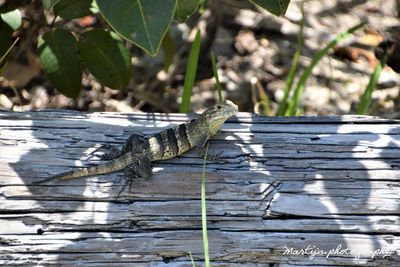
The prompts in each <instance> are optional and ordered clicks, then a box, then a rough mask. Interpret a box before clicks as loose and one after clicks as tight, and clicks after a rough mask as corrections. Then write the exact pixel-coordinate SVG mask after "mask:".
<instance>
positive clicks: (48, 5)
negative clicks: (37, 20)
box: [42, 0, 60, 10]
mask: <svg viewBox="0 0 400 267" xmlns="http://www.w3.org/2000/svg"><path fill="white" fill-rule="evenodd" d="M58 1H60V0H42V4H43V6H44V8H45V9H47V10H50V9H52V8H53V6H54V5H55V4H56V3H57V2H58Z"/></svg>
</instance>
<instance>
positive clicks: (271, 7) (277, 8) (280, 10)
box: [250, 0, 290, 16]
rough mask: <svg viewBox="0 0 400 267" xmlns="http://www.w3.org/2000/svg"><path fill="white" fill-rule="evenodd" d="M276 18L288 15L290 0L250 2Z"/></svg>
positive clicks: (256, 0) (257, 0) (254, 0)
mask: <svg viewBox="0 0 400 267" xmlns="http://www.w3.org/2000/svg"><path fill="white" fill-rule="evenodd" d="M250 1H252V2H254V3H255V4H257V5H259V6H260V7H262V8H264V9H265V10H268V11H269V12H271V13H272V14H274V15H276V16H283V15H285V13H286V10H287V8H288V5H289V2H290V0H250Z"/></svg>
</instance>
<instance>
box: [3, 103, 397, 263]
mask: <svg viewBox="0 0 400 267" xmlns="http://www.w3.org/2000/svg"><path fill="white" fill-rule="evenodd" d="M187 119H188V117H187V116H185V115H180V114H170V115H162V114H144V113H137V114H120V113H118V114H117V113H92V114H85V113H78V112H69V111H40V112H24V113H12V112H0V195H1V196H0V198H1V201H0V226H1V227H0V240H1V242H0V265H1V266H12V265H21V266H82V265H83V264H84V265H85V266H123V265H128V266H191V260H190V257H189V252H190V253H191V254H192V256H193V259H194V261H195V263H196V265H197V266H202V265H203V264H202V261H203V259H204V256H203V245H202V233H201V209H200V183H201V172H202V159H201V158H199V157H198V156H197V155H196V153H194V152H189V153H187V154H185V155H183V156H181V157H179V158H176V159H172V160H168V161H162V162H157V163H156V164H154V167H153V172H154V175H153V176H152V177H151V178H148V179H139V180H138V181H137V182H136V183H135V184H134V185H133V187H132V188H131V191H130V192H128V191H126V192H124V193H123V194H122V195H121V197H120V198H119V199H115V196H116V195H117V193H118V191H119V190H120V189H121V187H122V185H123V184H124V181H125V179H124V173H123V172H117V173H112V174H108V175H101V176H97V177H88V178H80V179H75V180H69V181H58V182H53V183H48V184H41V185H32V182H34V181H38V180H41V179H44V178H47V177H49V176H50V175H54V174H57V173H59V172H63V171H67V170H70V169H71V168H74V167H77V166H86V165H90V164H96V163H98V160H97V159H96V158H93V157H90V156H88V155H89V154H90V152H91V151H93V150H94V149H95V148H96V146H98V145H99V144H115V145H122V144H123V142H124V140H125V139H126V138H127V137H128V136H129V135H130V134H132V133H134V132H141V133H144V134H152V133H155V132H158V131H160V130H161V129H163V128H165V127H170V126H172V125H175V124H178V123H181V122H183V121H185V120H187ZM221 151H222V156H223V157H224V158H225V159H226V160H227V163H226V164H215V163H207V166H206V187H207V188H206V190H207V193H206V194H207V216H208V217H207V218H208V236H209V246H210V254H211V255H210V256H211V261H212V263H213V266H268V265H269V264H270V265H271V266H272V265H273V264H275V265H274V266H310V265H313V266H348V265H363V266H378V265H380V266H400V125H399V122H398V121H393V120H386V119H381V118H376V117H365V116H342V117H291V118H268V117H261V116H255V115H249V114H246V113H240V114H239V115H238V116H237V117H235V118H232V119H231V120H229V121H228V122H227V123H226V124H225V125H224V126H223V131H222V133H221V134H220V135H218V136H217V137H216V138H214V139H213V141H212V142H211V144H210V152H221Z"/></svg>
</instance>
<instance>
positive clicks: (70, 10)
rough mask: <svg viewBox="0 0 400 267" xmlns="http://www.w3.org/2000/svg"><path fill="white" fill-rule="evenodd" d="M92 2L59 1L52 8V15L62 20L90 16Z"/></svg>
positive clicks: (90, 0) (85, 0) (88, 0)
mask: <svg viewBox="0 0 400 267" xmlns="http://www.w3.org/2000/svg"><path fill="white" fill-rule="evenodd" d="M91 5H92V0H60V1H58V2H57V4H56V5H55V6H54V14H55V15H57V16H60V17H62V18H64V19H75V18H80V17H83V16H85V15H88V14H90V8H91Z"/></svg>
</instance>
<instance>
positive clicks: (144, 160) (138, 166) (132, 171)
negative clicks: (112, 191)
mask: <svg viewBox="0 0 400 267" xmlns="http://www.w3.org/2000/svg"><path fill="white" fill-rule="evenodd" d="M149 176H151V160H150V158H149V157H148V156H143V155H141V156H138V157H137V159H136V160H135V162H134V163H132V164H131V165H129V166H128V167H126V168H125V182H124V184H123V186H122V188H121V190H120V191H119V192H118V194H117V199H118V198H119V197H120V195H121V193H122V192H124V190H125V188H126V187H127V186H128V188H129V191H128V192H129V193H130V192H131V189H132V185H133V184H134V183H137V182H138V179H139V178H147V177H149Z"/></svg>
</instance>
